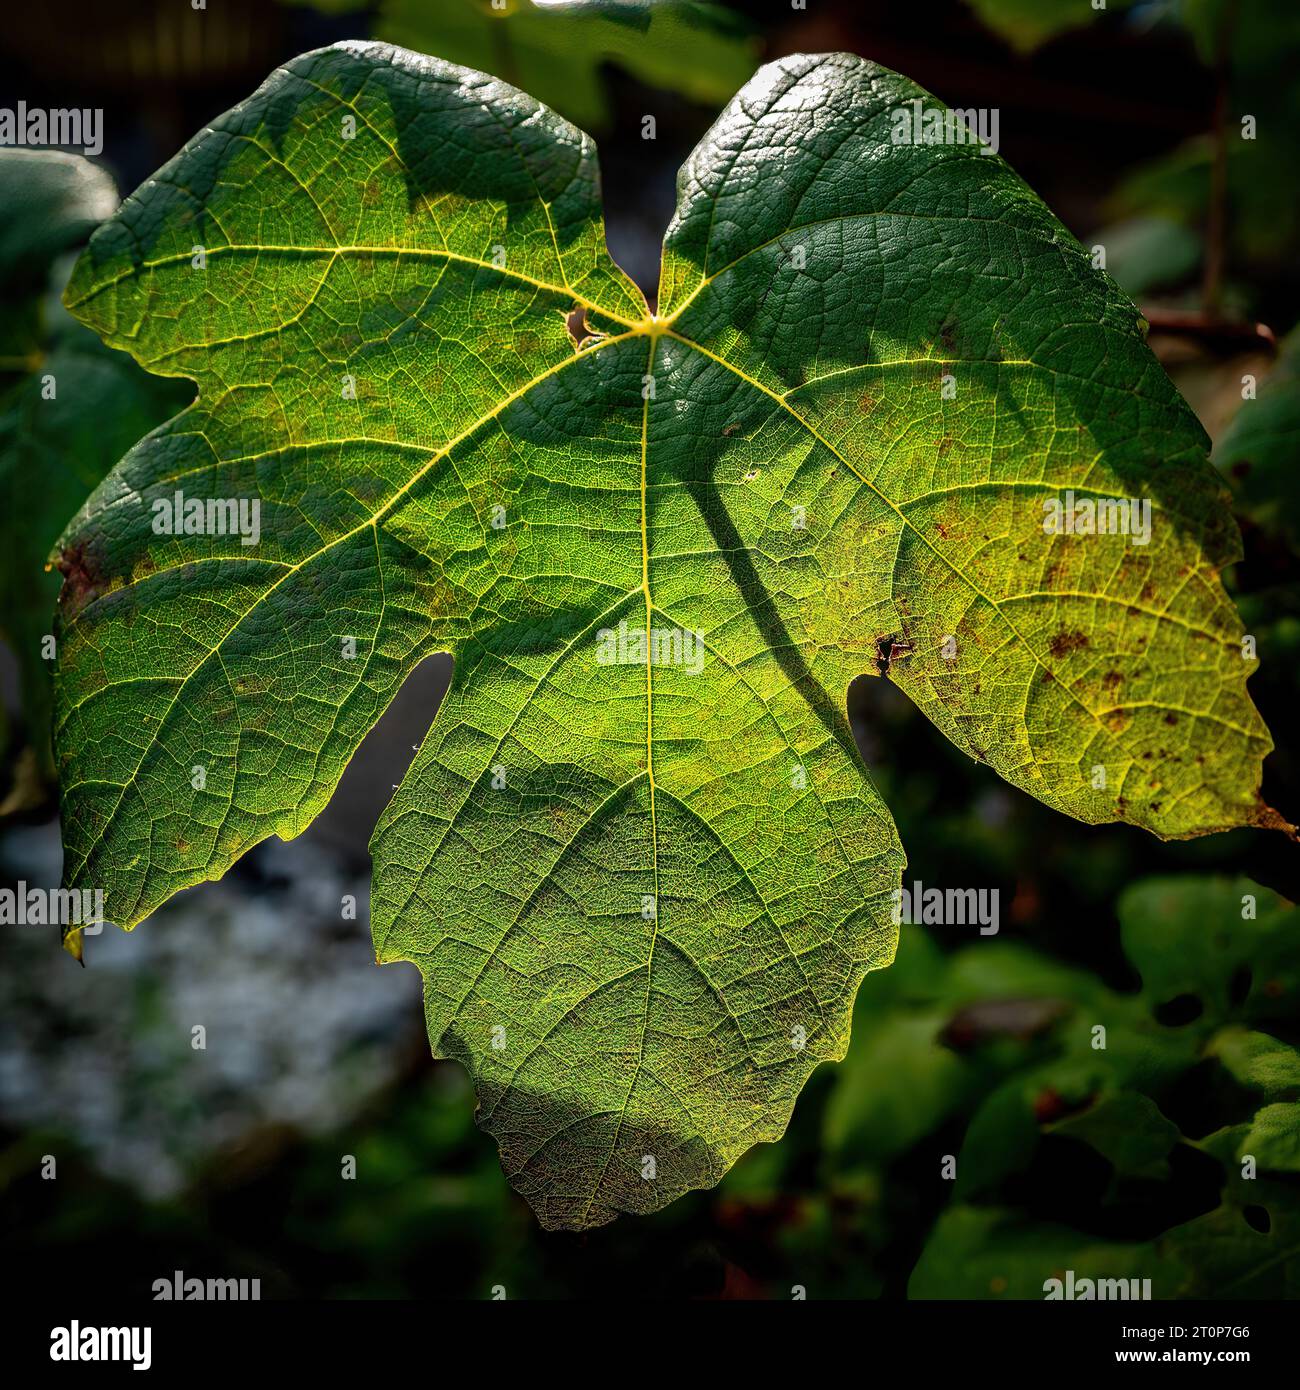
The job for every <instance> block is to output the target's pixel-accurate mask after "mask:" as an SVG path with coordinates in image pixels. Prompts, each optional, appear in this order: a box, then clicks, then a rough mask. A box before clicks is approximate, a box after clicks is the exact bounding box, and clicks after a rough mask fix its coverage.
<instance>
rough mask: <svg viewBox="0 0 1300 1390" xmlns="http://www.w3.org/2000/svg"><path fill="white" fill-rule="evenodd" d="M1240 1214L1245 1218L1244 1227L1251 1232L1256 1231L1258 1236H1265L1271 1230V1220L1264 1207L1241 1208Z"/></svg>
mask: <svg viewBox="0 0 1300 1390" xmlns="http://www.w3.org/2000/svg"><path fill="white" fill-rule="evenodd" d="M1241 1214H1242V1216H1244V1217H1245V1218H1246V1225H1247V1226H1249V1227H1250V1229H1251V1230H1252V1231H1258V1232H1259V1233H1260V1235H1262V1236H1266V1235H1268V1233H1269V1232H1270V1231H1271V1230H1272V1229H1273V1218H1272V1217H1271V1216H1269V1214H1268V1211H1267V1209H1266V1208H1264V1207H1260V1206H1250V1207H1242V1209H1241Z"/></svg>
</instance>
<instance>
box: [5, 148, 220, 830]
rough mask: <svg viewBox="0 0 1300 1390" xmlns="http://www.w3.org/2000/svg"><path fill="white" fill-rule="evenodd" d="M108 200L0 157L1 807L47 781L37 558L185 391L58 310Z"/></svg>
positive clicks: (35, 161)
mask: <svg viewBox="0 0 1300 1390" xmlns="http://www.w3.org/2000/svg"><path fill="white" fill-rule="evenodd" d="M117 203H118V198H117V191H116V189H115V188H114V186H113V181H112V179H111V178H110V177H109V176H108V175H107V174H106V173H105V172H104V171H103V170H102V169H101V168H99V167H98V166H97V165H94V164H92V163H91V162H90V161H89V160H87V159H83V158H81V157H80V156H78V155H71V154H62V153H58V152H55V151H46V150H40V151H37V150H2V151H0V498H2V499H3V504H4V512H5V517H6V521H7V524H6V526H5V529H4V542H5V543H4V546H3V549H2V550H0V637H3V638H4V640H5V641H7V642H8V643H9V644H10V645H11V646H12V648H13V650H14V652H15V653H16V655H17V657H18V662H19V670H20V672H21V679H22V707H23V722H24V726H25V731H26V739H25V743H26V751H25V752H24V751H22V750H19V751H17V752H16V750H13V749H10V750H9V754H10V756H11V758H14V759H15V765H14V767H13V771H12V772H11V779H12V783H13V786H12V790H11V789H10V787H8V786H6V787H4V788H0V802H3V801H6V800H7V802H8V806H9V808H10V809H12V808H13V807H14V806H15V805H16V804H22V803H23V802H25V801H28V800H30V799H32V798H33V797H36V796H38V795H39V793H38V791H37V790H36V787H37V786H38V784H39V783H40V782H41V781H42V780H46V779H48V778H49V777H50V776H51V775H52V773H53V765H52V762H51V757H50V751H49V719H50V675H49V672H50V663H49V662H48V661H47V660H46V659H45V658H44V657H43V655H42V651H41V644H42V639H43V638H44V637H45V636H46V634H50V633H52V631H53V622H54V605H55V601H56V599H57V598H58V593H59V584H60V577H59V575H58V574H57V573H56V572H49V573H47V572H46V571H45V564H46V559H47V557H48V556H49V554H50V551H51V549H52V548H53V546H54V544H55V542H56V541H57V540H58V537H59V534H60V532H61V531H62V530H63V527H64V525H65V524H66V523H67V522H68V521H69V520H70V519H71V518H72V516H73V515H74V514H75V513H76V511H77V510H78V508H79V507H80V506H81V504H82V503H83V502H84V501H85V500H86V498H87V496H89V494H90V492H91V490H92V489H93V488H94V487H95V485H96V484H97V483H98V482H99V481H100V479H101V478H103V476H104V474H105V473H107V472H108V470H109V469H110V468H111V467H112V466H113V465H114V464H115V463H116V462H117V461H118V459H119V458H121V457H122V455H123V454H124V453H126V451H127V450H128V449H129V448H131V446H132V445H133V444H135V443H136V441H137V440H139V439H140V438H142V437H143V436H144V435H146V434H148V433H149V431H150V430H152V429H153V428H154V427H155V426H157V425H159V424H161V423H162V422H163V421H164V420H166V419H168V418H169V417H170V416H172V415H174V414H175V413H176V412H177V411H178V410H180V409H182V408H183V407H184V406H185V405H186V404H187V403H188V402H189V401H190V400H192V399H193V395H194V388H193V387H192V386H191V385H190V384H189V383H188V382H183V383H182V382H177V381H168V380H165V379H163V378H160V377H157V376H152V375H150V374H149V373H148V372H146V371H144V370H143V369H142V368H140V367H138V366H137V365H136V364H135V363H134V362H133V361H132V360H131V358H130V357H129V356H127V354H126V353H122V352H114V351H113V350H112V349H111V348H107V347H105V346H104V344H103V342H101V340H100V339H99V337H98V335H97V334H94V333H92V332H90V330H89V329H86V328H83V327H82V326H81V325H80V324H79V323H77V322H76V321H75V320H74V319H73V318H72V317H71V316H70V315H69V314H68V313H67V312H66V310H65V309H64V308H63V305H62V304H61V303H60V301H59V296H60V293H61V291H62V289H63V284H64V281H66V279H67V275H68V271H69V270H70V268H71V263H72V257H71V255H70V253H71V252H74V251H75V250H76V249H77V248H78V247H79V246H81V245H82V244H84V242H85V241H86V240H87V239H88V238H89V236H90V233H91V232H92V231H93V230H94V229H95V227H97V226H98V225H99V223H100V222H101V221H103V220H104V218H106V217H108V216H110V215H111V214H112V213H113V212H114V211H116V208H117ZM6 794H7V795H6Z"/></svg>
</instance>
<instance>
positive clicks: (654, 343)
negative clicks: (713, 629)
mask: <svg viewBox="0 0 1300 1390" xmlns="http://www.w3.org/2000/svg"><path fill="white" fill-rule="evenodd" d="M658 346H659V333H658V326H657V325H656V324H651V325H650V355H649V357H648V358H647V359H646V378H647V379H646V381H645V382H643V383H642V387H641V594H642V596H643V598H644V599H645V771H646V782H647V785H648V786H649V788H650V868H651V885H652V892H653V894H654V925H653V927H652V928H651V932H650V949H649V951H647V953H646V961H645V1002H644V1004H643V1006H642V1009H641V1037H640V1042H639V1046H638V1049H637V1058H636V1066H635V1067H633V1069H632V1079H631V1081H629V1082H628V1087H627V1093H626V1094H625V1095H624V1097H623V1108H622V1109H621V1110H620V1111H619V1115H618V1124H617V1125H616V1126H615V1128H614V1138H613V1140H612V1141H611V1143H610V1146H609V1152H608V1153H607V1154H606V1155H605V1162H604V1164H603V1165H602V1166H601V1170H600V1176H599V1177H598V1178H597V1179H596V1181H595V1182H594V1183H593V1184H592V1188H591V1195H590V1196H589V1197H588V1198H587V1210H586V1212H585V1213H584V1215H583V1218H582V1219H583V1224H584V1225H585V1224H586V1221H587V1218H588V1217H589V1216H590V1215H591V1208H592V1204H593V1203H594V1202H595V1200H596V1194H597V1193H598V1192H599V1191H600V1189H601V1187H602V1186H603V1185H604V1182H605V1174H606V1173H608V1172H609V1165H610V1161H611V1160H612V1159H613V1157H614V1155H615V1154H616V1153H617V1152H618V1141H619V1140H620V1139H621V1138H622V1136H623V1122H624V1121H625V1120H626V1119H627V1107H628V1105H629V1104H630V1103H631V1100H632V1092H633V1091H635V1090H636V1083H637V1081H638V1080H639V1079H640V1076H641V1066H642V1064H643V1063H644V1061H645V1040H646V1033H647V1032H648V1031H649V1028H650V989H651V982H652V980H653V977H654V963H655V947H656V945H658V942H659V825H658V821H657V819H656V814H655V764H654V666H653V664H652V662H651V660H650V655H651V648H650V623H651V609H652V608H653V606H654V601H653V599H652V598H651V597H650V530H649V522H648V514H649V512H648V506H647V499H648V492H649V489H648V487H647V478H646V474H647V471H648V460H649V452H650V451H649V447H648V438H649V432H650V393H651V391H652V390H653V382H654V364H655V351H656V349H657V348H658Z"/></svg>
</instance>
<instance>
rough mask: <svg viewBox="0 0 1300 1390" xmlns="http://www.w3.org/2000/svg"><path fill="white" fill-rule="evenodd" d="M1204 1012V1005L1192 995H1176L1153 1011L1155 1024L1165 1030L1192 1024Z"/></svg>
mask: <svg viewBox="0 0 1300 1390" xmlns="http://www.w3.org/2000/svg"><path fill="white" fill-rule="evenodd" d="M1204 1012H1205V1005H1204V1004H1202V1003H1201V1001H1200V1000H1199V999H1198V998H1197V997H1196V996H1195V995H1194V994H1177V995H1175V996H1174V997H1173V998H1172V999H1168V1000H1166V1001H1165V1002H1164V1003H1163V1004H1161V1005H1160V1006H1159V1007H1158V1008H1157V1009H1156V1011H1155V1014H1156V1022H1157V1023H1163V1024H1164V1026H1165V1027H1166V1028H1181V1027H1183V1026H1184V1025H1185V1024H1188V1023H1194V1022H1195V1021H1196V1020H1197V1019H1198V1018H1200V1016H1201V1015H1202V1014H1203V1013H1204Z"/></svg>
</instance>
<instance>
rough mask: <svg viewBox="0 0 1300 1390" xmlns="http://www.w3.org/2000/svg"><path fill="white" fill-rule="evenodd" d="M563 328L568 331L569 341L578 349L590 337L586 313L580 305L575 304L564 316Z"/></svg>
mask: <svg viewBox="0 0 1300 1390" xmlns="http://www.w3.org/2000/svg"><path fill="white" fill-rule="evenodd" d="M564 326H565V328H566V329H567V330H568V334H569V341H570V342H572V344H573V346H574V347H575V348H580V347H581V346H582V345H583V343H585V342H586V341H587V339H588V338H590V337H591V336H592V333H591V330H590V329H589V328H588V327H587V311H586V309H585V308H583V306H582V305H581V304H575V305H574V306H573V308H572V309H570V310H569V312H568V313H567V314H565V316H564Z"/></svg>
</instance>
